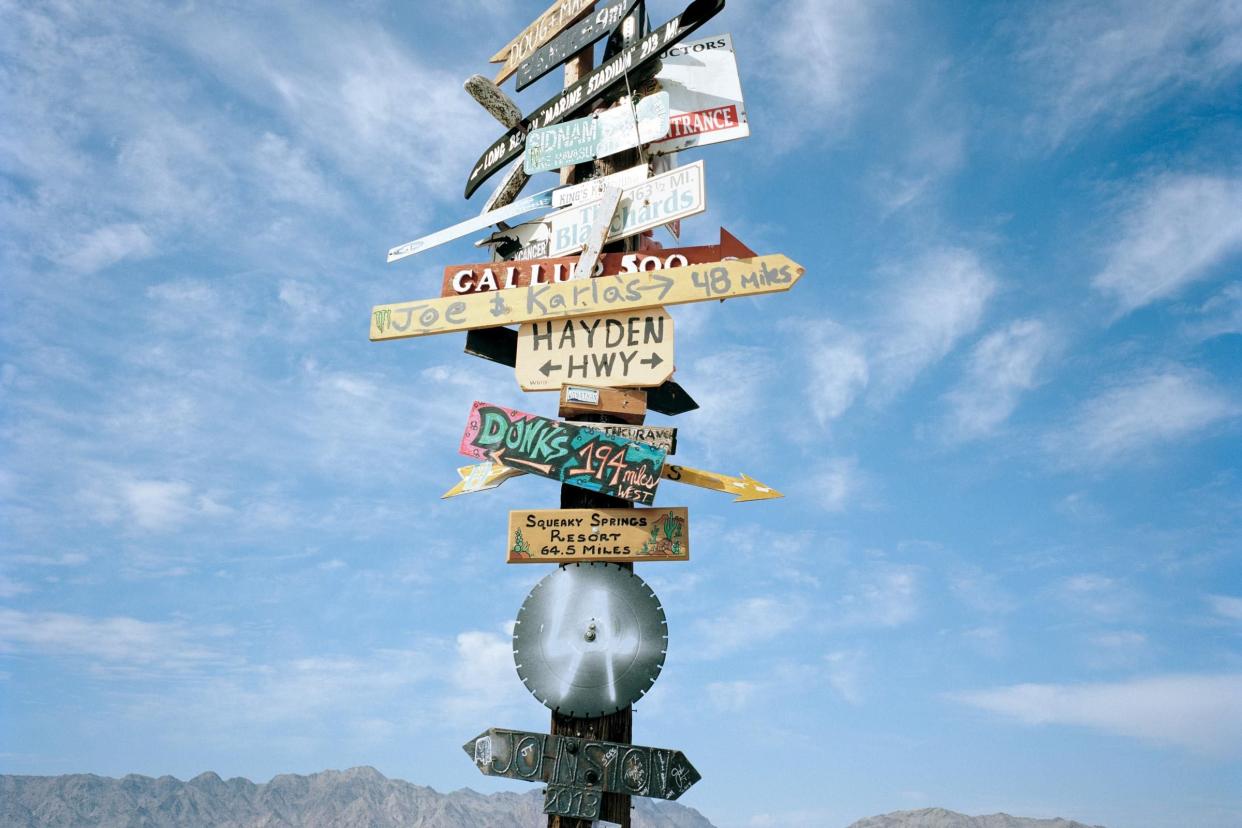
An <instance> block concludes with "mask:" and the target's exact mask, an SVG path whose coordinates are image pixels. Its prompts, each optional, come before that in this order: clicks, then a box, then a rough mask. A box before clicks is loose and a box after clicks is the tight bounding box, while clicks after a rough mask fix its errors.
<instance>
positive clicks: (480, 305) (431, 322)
mask: <svg viewBox="0 0 1242 828" xmlns="http://www.w3.org/2000/svg"><path fill="white" fill-rule="evenodd" d="M805 272H806V271H805V270H804V269H803V268H802V266H801V265H799V264H798V263H797V262H794V261H792V260H791V259H790V258H789V257H788V256H785V255H782V254H779V253H777V254H773V255H768V256H755V257H753V258H749V259H735V260H733V261H728V262H716V263H715V264H710V265H693V266H689V267H674V268H668V269H665V270H653V271H651V272H649V273H628V274H624V275H617V276H600V277H599V278H597V279H582V280H580V281H573V282H566V283H564V284H560V285H531V286H530V287H525V288H513V289H512V290H502V291H495V292H494V293H490V294H489V293H481V294H472V295H470V296H460V297H441V298H437V299H426V300H423V301H417V300H415V301H410V302H397V303H394V304H389V305H376V306H375V307H374V308H372V309H371V340H372V341H373V342H378V341H380V340H384V339H405V338H408V337H411V336H427V335H429V334H437V333H449V332H451V331H468V330H470V329H472V328H494V327H496V326H498V325H516V324H520V323H522V322H534V321H536V320H540V319H559V318H561V317H566V316H591V315H593V314H601V313H616V312H620V311H625V310H639V309H641V308H654V307H659V306H661V305H681V304H685V303H687V302H707V301H709V300H712V299H730V298H733V297H736V296H759V295H761V294H765V293H778V292H782V291H786V290H789V289H790V288H791V287H793V285H794V283H795V282H797V281H798V280H799V279H800V278H802V274H803V273H805Z"/></svg>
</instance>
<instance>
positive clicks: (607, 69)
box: [465, 0, 724, 198]
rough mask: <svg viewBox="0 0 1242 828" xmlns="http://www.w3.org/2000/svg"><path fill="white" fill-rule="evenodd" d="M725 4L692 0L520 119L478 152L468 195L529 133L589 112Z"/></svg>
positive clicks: (716, 0) (717, 0)
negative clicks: (480, 154)
mask: <svg viewBox="0 0 1242 828" xmlns="http://www.w3.org/2000/svg"><path fill="white" fill-rule="evenodd" d="M723 8H724V0H706V1H705V0H692V1H691V3H690V5H688V6H686V10H685V11H683V12H682V13H681V14H679V15H678V16H677V17H674V18H673V19H671V20H669V21H668V22H667V23H665V24H664V25H663V26H661V27H660V28H658V29H655V30H654V31H652V33H651V34H649V35H647V36H646V37H643V38H642V39H640V40H639V41H638V42H636V43H634V44H633V45H631V46H628V47H626V48H625V49H623V50H622V51H620V52H618V53H617V54H616V55H615V56H614V57H613V58H611V59H610V60H607V61H605V62H604V63H602V64H600V66H599V67H598V68H597V69H595V71H593V72H591V73H590V74H588V75H587V76H586V77H584V78H582V79H581V80H579V81H578V82H577V83H575V84H574V85H573V86H570V87H567V88H565V89H564V90H562V91H561V93H560V94H559V95H557V96H556V97H554V98H552V100H550V101H548V102H547V103H545V104H544V105H543V106H541V107H539V108H538V109H536V110H535V111H534V112H532V113H531V114H530V115H529V116H528V117H526V118H523V119H522V123H521V124H519V125H518V126H516V127H514V128H513V129H511V130H509V131H508V132H507V133H505V134H504V135H502V136H501V137H500V138H499V139H498V140H497V141H496V142H495V143H493V144H492V145H491V146H490V147H488V148H487V150H486V151H485V152H484V153H483V155H482V156H480V157H479V160H478V161H477V162H476V163H475V165H474V167H473V168H472V169H471V171H470V176H469V177H468V178H467V179H466V191H465V197H466V198H470V196H471V195H473V194H474V191H475V190H477V189H478V188H479V185H481V184H482V183H483V182H484V181H486V180H487V179H489V178H491V177H492V175H493V174H494V173H495V172H496V171H497V170H498V169H500V168H501V167H502V166H504V165H505V164H507V163H508V162H509V161H511V160H513V159H514V158H516V157H517V156H518V155H519V154H521V152H522V149H523V147H524V146H525V143H526V133H527V132H529V131H530V130H532V129H541V128H543V127H547V126H552V125H553V124H559V123H560V122H561V121H563V120H565V119H566V118H570V117H573V116H574V115H577V114H578V113H579V112H582V111H584V110H585V109H587V107H589V106H590V105H591V104H592V103H593V102H595V101H597V100H599V99H600V98H603V97H605V96H606V95H608V94H609V93H611V92H612V91H613V90H615V89H616V88H617V87H618V86H623V85H624V83H625V81H626V79H627V77H628V75H629V73H631V72H635V71H636V70H637V69H638V68H639V67H640V66H642V65H644V64H645V63H647V62H648V61H650V60H654V59H655V58H656V57H658V56H659V54H660V53H661V52H663V51H664V50H665V49H667V48H668V47H669V46H672V45H673V44H675V43H679V42H680V41H682V40H684V39H685V38H687V37H689V36H690V35H691V34H692V33H693V32H694V31H696V30H697V29H698V28H699V27H700V26H702V25H703V24H704V23H706V22H707V21H708V20H710V19H711V18H713V17H715V16H716V13H717V12H719V11H720V10H721V9H723ZM498 54H499V53H498Z"/></svg>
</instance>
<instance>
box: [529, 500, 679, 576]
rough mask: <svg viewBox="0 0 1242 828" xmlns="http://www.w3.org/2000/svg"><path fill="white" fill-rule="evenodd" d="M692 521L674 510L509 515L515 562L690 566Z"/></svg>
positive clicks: (545, 510)
mask: <svg viewBox="0 0 1242 828" xmlns="http://www.w3.org/2000/svg"><path fill="white" fill-rule="evenodd" d="M689 520H690V516H689V513H688V512H687V510H686V509H685V508H682V507H678V508H672V509H543V510H537V511H517V512H510V513H509V548H508V556H509V557H508V560H509V563H574V562H575V561H592V560H595V561H611V562H612V563H624V562H634V561H687V560H689V559H690V524H689Z"/></svg>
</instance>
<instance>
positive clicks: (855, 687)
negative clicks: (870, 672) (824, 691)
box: [824, 650, 866, 704]
mask: <svg viewBox="0 0 1242 828" xmlns="http://www.w3.org/2000/svg"><path fill="white" fill-rule="evenodd" d="M824 669H825V671H826V674H827V677H828V685H829V686H830V687H831V688H832V689H833V690H836V691H837V695H839V696H840V697H841V698H842V699H844V700H845V701H847V702H849V703H850V704H859V703H861V702H862V685H863V674H864V672H865V671H866V654H865V653H863V652H862V651H861V650H836V651H834V652H831V653H828V654H827V655H826V656H824Z"/></svg>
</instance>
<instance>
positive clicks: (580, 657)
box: [513, 561, 668, 718]
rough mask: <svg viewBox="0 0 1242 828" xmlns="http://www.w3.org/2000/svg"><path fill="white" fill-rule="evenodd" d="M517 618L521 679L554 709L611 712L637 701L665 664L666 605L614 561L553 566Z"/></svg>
mask: <svg viewBox="0 0 1242 828" xmlns="http://www.w3.org/2000/svg"><path fill="white" fill-rule="evenodd" d="M518 616H519V618H521V620H522V621H523V623H521V624H518V625H515V626H514V629H513V660H514V664H515V666H516V667H517V672H518V676H519V677H520V678H521V679H522V683H523V684H525V685H526V688H527V689H528V690H530V692H531V695H533V696H534V697H535V698H536V699H539V700H540V701H541V702H543V704H545V705H546V706H547V707H549V708H551V709H552V710H555V711H556V712H558V713H562V714H567V715H572V716H577V717H584V718H586V717H596V716H603V715H606V714H608V713H615V712H616V711H618V710H621V709H623V708H625V707H627V706H629V705H630V704H632V703H633V702H635V701H637V700H638V699H639V698H641V697H642V696H643V695H644V694H645V693H646V692H647V690H649V689H650V688H651V686H652V685H653V684H654V683H655V680H656V678H657V677H658V676H659V675H660V670H661V668H662V667H663V666H664V657H665V654H666V652H667V647H668V622H667V620H666V619H665V617H664V608H663V607H662V606H661V605H660V600H659V598H657V597H656V595H655V592H654V591H652V589H651V587H649V586H648V585H647V584H646V582H644V581H643V579H642V578H640V577H638V575H637V574H635V573H634V572H633V571H631V570H628V569H624V568H622V567H620V566H617V565H616V564H610V563H596V562H594V561H592V562H589V563H586V564H582V563H573V564H568V565H565V566H561V567H558V568H556V569H555V570H553V571H552V573H551V574H549V575H548V576H547V577H545V578H543V579H542V580H541V581H539V583H537V584H535V586H534V587H533V588H532V589H531V591H530V593H529V594H528V595H527V596H526V600H525V601H524V602H523V603H522V606H521V608H520V609H519V610H518Z"/></svg>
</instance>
